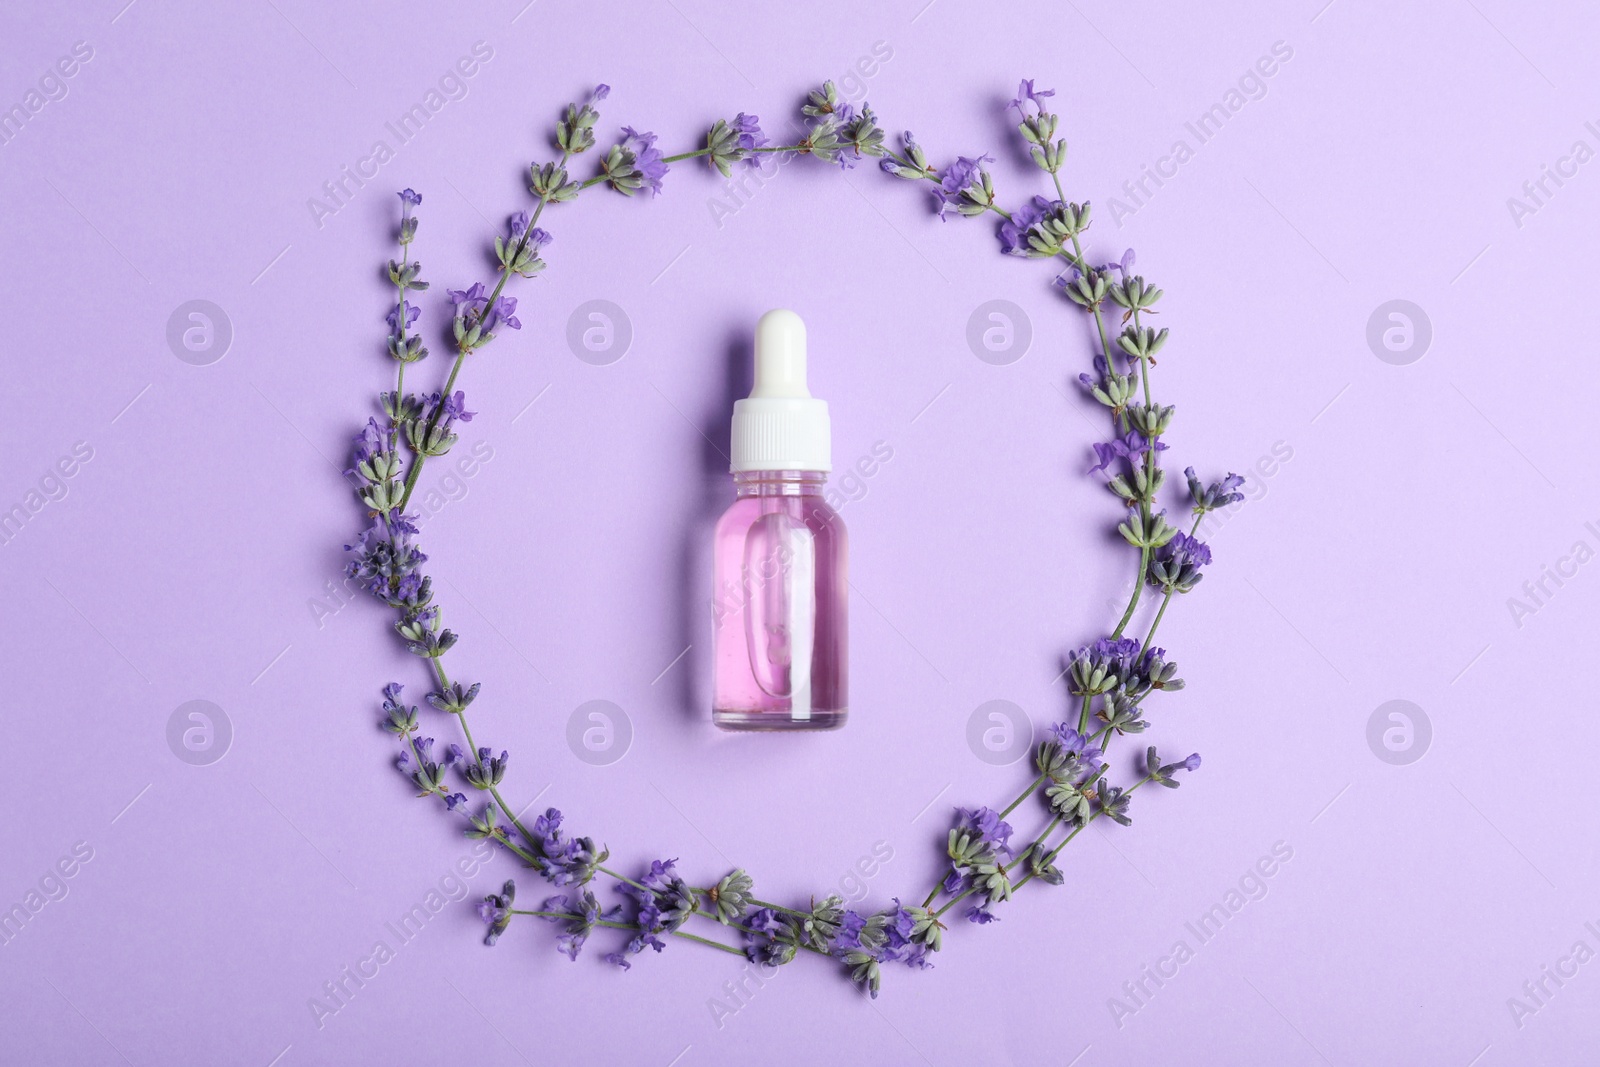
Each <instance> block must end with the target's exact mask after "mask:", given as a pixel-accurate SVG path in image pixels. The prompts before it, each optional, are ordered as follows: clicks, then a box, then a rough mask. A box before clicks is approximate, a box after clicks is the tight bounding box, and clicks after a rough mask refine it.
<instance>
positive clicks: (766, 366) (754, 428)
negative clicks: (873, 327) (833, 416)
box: [728, 308, 833, 471]
mask: <svg viewBox="0 0 1600 1067" xmlns="http://www.w3.org/2000/svg"><path fill="white" fill-rule="evenodd" d="M755 378H756V380H755V387H754V388H752V389H751V390H750V395H749V396H748V397H747V398H745V399H744V400H736V401H734V404H733V457H732V458H733V462H732V464H731V465H730V466H729V468H728V469H729V470H733V471H828V470H832V469H833V449H832V431H831V428H830V425H829V422H828V402H827V401H825V400H817V399H816V398H814V397H813V396H812V395H811V391H810V390H809V389H807V388H806V324H805V323H804V322H802V321H801V320H800V316H799V315H796V314H795V313H794V312H792V311H785V310H783V309H781V308H779V309H776V310H773V311H769V312H767V313H766V314H765V315H763V316H761V321H760V322H758V323H756V375H755Z"/></svg>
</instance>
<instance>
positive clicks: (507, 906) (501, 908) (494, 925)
mask: <svg viewBox="0 0 1600 1067" xmlns="http://www.w3.org/2000/svg"><path fill="white" fill-rule="evenodd" d="M516 899H517V884H516V883H515V882H512V881H509V880H508V881H507V882H506V884H505V885H503V886H501V887H500V892H499V893H498V894H496V893H491V894H490V895H488V896H486V897H484V898H483V900H481V901H479V902H478V917H479V918H480V919H482V920H483V921H484V922H486V923H488V924H489V930H488V932H487V933H485V934H484V935H483V943H484V944H485V945H492V944H494V943H495V942H496V941H498V940H500V935H501V934H503V933H505V932H506V927H508V926H510V925H511V902H512V901H514V900H516Z"/></svg>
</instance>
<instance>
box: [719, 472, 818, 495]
mask: <svg viewBox="0 0 1600 1067" xmlns="http://www.w3.org/2000/svg"><path fill="white" fill-rule="evenodd" d="M827 482H828V473H827V472H826V471H734V473H733V488H734V492H735V495H737V496H740V497H747V496H819V495H821V493H822V490H823V487H824V486H826V485H827Z"/></svg>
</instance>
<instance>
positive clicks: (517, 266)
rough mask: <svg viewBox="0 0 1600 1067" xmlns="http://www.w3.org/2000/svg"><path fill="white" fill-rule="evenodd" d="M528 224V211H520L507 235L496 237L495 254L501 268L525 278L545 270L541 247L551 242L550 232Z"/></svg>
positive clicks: (513, 219)
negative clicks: (530, 226) (530, 228)
mask: <svg viewBox="0 0 1600 1067" xmlns="http://www.w3.org/2000/svg"><path fill="white" fill-rule="evenodd" d="M528 224H529V218H528V213H527V212H526V211H519V212H517V213H516V214H515V215H512V216H511V219H510V221H509V222H508V223H507V224H506V232H507V236H505V237H496V238H495V239H494V255H495V259H497V260H499V261H500V267H501V269H502V270H505V271H509V272H510V273H512V274H518V275H521V276H522V277H524V278H532V277H533V276H534V275H536V274H538V273H539V272H540V271H542V270H544V268H545V262H544V260H543V259H540V258H539V249H540V248H541V247H542V246H543V245H547V244H549V243H550V235H549V234H548V233H546V232H545V231H544V230H541V229H539V228H538V227H534V229H533V230H532V231H531V232H530V231H529V229H528ZM451 295H452V297H453V296H454V294H451ZM489 328H490V329H493V327H492V326H491V327H489Z"/></svg>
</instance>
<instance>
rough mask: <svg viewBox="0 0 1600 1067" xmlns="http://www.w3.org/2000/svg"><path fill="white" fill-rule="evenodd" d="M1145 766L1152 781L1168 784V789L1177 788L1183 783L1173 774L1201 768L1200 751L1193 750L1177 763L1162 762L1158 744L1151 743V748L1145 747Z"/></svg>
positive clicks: (1162, 784) (1158, 783) (1163, 784)
mask: <svg viewBox="0 0 1600 1067" xmlns="http://www.w3.org/2000/svg"><path fill="white" fill-rule="evenodd" d="M1144 767H1145V773H1146V774H1148V775H1149V776H1150V780H1151V781H1152V782H1154V783H1156V784H1157V785H1161V786H1166V787H1167V788H1168V789H1176V788H1178V786H1179V785H1181V784H1182V783H1180V782H1179V781H1178V780H1177V779H1176V778H1174V777H1173V775H1175V774H1177V773H1178V772H1179V771H1197V770H1199V769H1200V753H1198V752H1191V753H1189V755H1188V756H1187V757H1185V758H1184V759H1181V760H1179V761H1178V762H1177V763H1168V764H1162V762H1161V759H1160V757H1158V756H1157V755H1156V746H1154V745H1151V746H1150V747H1149V748H1147V749H1145V756H1144Z"/></svg>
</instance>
